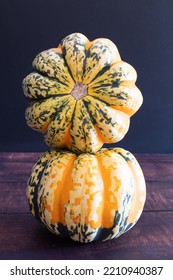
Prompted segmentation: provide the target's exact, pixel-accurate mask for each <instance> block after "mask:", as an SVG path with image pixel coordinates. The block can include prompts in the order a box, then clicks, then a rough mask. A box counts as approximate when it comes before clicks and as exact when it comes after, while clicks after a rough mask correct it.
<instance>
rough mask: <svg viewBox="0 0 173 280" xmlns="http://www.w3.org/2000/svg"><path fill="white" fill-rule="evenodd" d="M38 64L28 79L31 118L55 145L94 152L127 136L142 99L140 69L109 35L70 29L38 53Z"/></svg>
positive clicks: (25, 84) (28, 116)
mask: <svg viewBox="0 0 173 280" xmlns="http://www.w3.org/2000/svg"><path fill="white" fill-rule="evenodd" d="M33 67H34V68H35V71H34V72H33V73H31V74H29V75H28V76H27V77H26V78H25V79H24V80H23V90H24V94H25V96H26V97H28V98H29V100H30V101H31V102H30V104H29V106H28V108H27V109H26V120H27V124H28V125H29V126H30V127H32V128H33V129H35V130H38V131H40V132H42V133H44V134H45V141H46V143H47V144H48V145H49V146H51V147H59V148H62V147H67V148H68V149H70V150H72V151H74V152H77V153H80V152H91V153H95V152H97V151H98V150H99V149H100V148H101V147H102V145H103V144H104V143H115V142H118V141H120V140H121V139H122V138H123V137H124V136H125V134H126V133H127V131H128V128H129V121H130V117H131V116H132V115H133V114H134V113H135V112H136V111H137V110H138V109H139V107H140V106H141V104H142V100H143V99H142V95H141V92H140V90H139V89H138V88H137V87H136V85H135V82H136V78H137V74H136V71H135V70H134V68H133V67H132V66H131V65H129V64H127V63H126V62H123V61H122V60H121V58H120V55H119V52H118V50H117V47H116V46H115V45H114V44H113V43H112V42H111V41H110V40H109V39H105V38H100V39H96V40H94V41H92V42H90V41H89V40H88V39H87V38H86V37H85V36H84V35H82V34H80V33H74V34H71V35H69V36H67V37H65V38H64V39H63V40H62V41H61V43H60V44H59V45H58V47H57V48H52V49H49V50H46V51H43V52H41V53H39V54H38V55H37V56H36V58H35V59H34V61H33Z"/></svg>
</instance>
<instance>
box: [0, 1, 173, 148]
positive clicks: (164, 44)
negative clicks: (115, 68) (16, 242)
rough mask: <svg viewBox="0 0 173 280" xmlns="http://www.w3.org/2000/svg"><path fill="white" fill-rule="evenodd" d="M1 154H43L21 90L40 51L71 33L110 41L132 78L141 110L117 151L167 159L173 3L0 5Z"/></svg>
mask: <svg viewBox="0 0 173 280" xmlns="http://www.w3.org/2000/svg"><path fill="white" fill-rule="evenodd" d="M0 6H1V16H0V29H1V37H0V38H1V40H0V48H1V65H0V71H1V74H0V75H1V76H0V77H1V79H0V80H1V95H0V96H1V97H0V127H1V129H0V151H1V152H5V151H13V152H15V151H16V152H17V151H22V152H25V151H45V150H47V149H48V147H47V146H46V144H44V141H43V137H42V135H41V134H39V133H38V132H35V131H33V130H31V129H30V128H29V127H28V126H27V125H26V123H25V119H24V111H25V108H26V106H27V100H26V99H25V97H24V95H23V93H22V88H21V82H22V79H23V78H24V77H25V76H26V75H27V74H29V73H30V72H31V71H32V67H31V63H32V60H33V59H34V57H35V56H36V55H37V54H38V53H39V52H40V51H42V50H45V49H49V48H51V47H55V46H57V45H58V43H59V42H60V40H61V39H63V38H64V37H65V36H66V35H68V34H70V33H73V32H81V33H83V34H85V35H86V36H87V37H88V38H89V40H93V39H95V38H99V37H106V38H109V39H111V40H112V41H113V42H114V43H115V44H116V45H117V47H118V49H119V51H120V55H121V57H122V59H123V60H124V61H126V62H128V63H130V64H132V65H133V66H134V68H135V69H136V70H137V73H138V80H137V86H138V87H139V88H140V90H141V92H142V94H143V97H144V103H143V105H142V107H141V108H140V110H139V111H138V112H137V113H136V114H135V116H133V117H132V118H131V125H130V130H129V132H128V133H127V135H126V136H125V138H124V140H123V141H121V142H119V143H117V144H116V146H120V147H124V148H125V149H129V150H130V151H131V152H135V153H173V145H172V143H173V123H172V119H173V87H172V83H173V1H172V0H119V1H116V0H97V1H96V0H86V1H85V0H73V1H72V0H62V1H58V0H49V1H47V0H29V1H24V0H11V1H10V0H1V5H0Z"/></svg>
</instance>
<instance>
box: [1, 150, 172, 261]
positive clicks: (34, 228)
mask: <svg viewBox="0 0 173 280" xmlns="http://www.w3.org/2000/svg"><path fill="white" fill-rule="evenodd" d="M39 155H40V153H0V189H1V194H0V259H173V155H147V154H145V155H141V154H136V158H137V159H138V161H139V163H140V165H141V167H142V169H143V172H144V175H145V178H146V183H147V200H146V203H145V207H144V211H143V214H142V216H141V218H140V219H139V221H138V223H137V224H136V225H135V226H134V227H133V228H132V229H131V230H130V231H129V232H127V233H125V234H124V235H122V236H120V237H119V238H118V239H115V240H111V241H107V242H94V243H91V244H79V243H76V242H73V241H70V240H65V239H62V238H59V237H57V236H55V235H53V234H52V233H49V232H48V231H47V230H46V229H44V228H43V226H41V225H40V224H39V223H38V222H37V221H36V220H35V219H34V218H33V217H32V216H31V214H30V212H29V207H28V203H27V201H26V197H25V190H26V185H27V180H28V178H29V175H30V172H31V169H32V166H33V164H34V162H35V161H36V159H37V158H38V156H39Z"/></svg>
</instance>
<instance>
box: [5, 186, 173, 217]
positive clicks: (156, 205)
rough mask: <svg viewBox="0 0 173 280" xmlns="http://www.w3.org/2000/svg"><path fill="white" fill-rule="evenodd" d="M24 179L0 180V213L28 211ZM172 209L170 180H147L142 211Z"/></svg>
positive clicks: (172, 197) (172, 196)
mask: <svg viewBox="0 0 173 280" xmlns="http://www.w3.org/2000/svg"><path fill="white" fill-rule="evenodd" d="M26 185H27V184H26V181H18V182H17V181H13V182H2V183H1V182H0V190H1V196H0V205H1V206H0V213H14V212H15V213H28V212H29V208H28V204H27V201H26V196H25V191H26ZM166 210H172V211H173V185H172V182H168V183H167V182H147V198H146V203H145V208H144V211H166Z"/></svg>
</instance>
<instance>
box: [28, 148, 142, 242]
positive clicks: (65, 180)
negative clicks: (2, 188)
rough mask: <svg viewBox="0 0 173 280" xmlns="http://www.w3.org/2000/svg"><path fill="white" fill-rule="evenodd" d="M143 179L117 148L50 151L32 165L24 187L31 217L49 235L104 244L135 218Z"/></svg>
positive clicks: (131, 158)
mask: <svg viewBox="0 0 173 280" xmlns="http://www.w3.org/2000/svg"><path fill="white" fill-rule="evenodd" d="M145 197H146V187H145V180H144V176H143V173H142V171H141V168H140V166H139V164H138V162H137V161H136V159H135V157H134V156H133V155H132V154H131V153H130V152H128V151H126V150H124V149H121V148H114V149H110V150H109V149H102V150H100V151H99V152H97V153H96V154H95V155H93V154H89V153H85V154H80V155H76V154H74V153H73V152H70V151H63V150H56V149H52V150H50V151H48V152H46V153H44V154H43V155H42V156H41V157H40V158H39V159H38V161H37V162H36V164H35V165H34V167H33V170H32V173H31V176H30V179H29V181H28V187H27V198H28V201H29V205H30V209H31V212H32V214H33V215H34V216H35V217H36V218H37V219H38V220H39V221H40V222H41V223H42V224H43V225H45V226H46V227H47V228H48V229H49V230H50V231H51V232H53V233H55V234H57V235H61V236H64V237H68V238H71V239H73V240H75V241H79V242H85V243H87V242H91V241H94V240H103V241H105V240H109V239H112V238H116V237H118V236H120V235H121V234H123V233H124V232H126V231H127V230H129V229H130V228H131V227H132V226H133V225H134V224H135V223H136V222H137V220H138V219H139V217H140V215H141V213H142V210H143V207H144V203H145Z"/></svg>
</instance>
